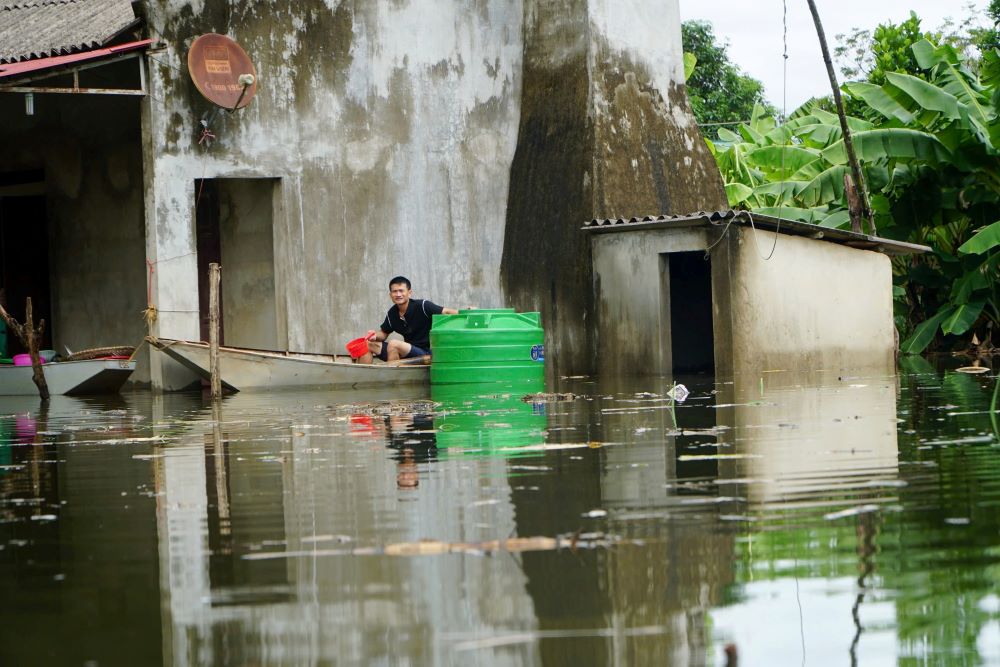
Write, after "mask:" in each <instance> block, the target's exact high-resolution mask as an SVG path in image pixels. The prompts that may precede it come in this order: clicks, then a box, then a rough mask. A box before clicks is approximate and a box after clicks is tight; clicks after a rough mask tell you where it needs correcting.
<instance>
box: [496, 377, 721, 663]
mask: <svg viewBox="0 0 1000 667" xmlns="http://www.w3.org/2000/svg"><path fill="white" fill-rule="evenodd" d="M671 386H672V382H669V381H666V380H663V381H661V383H660V384H659V386H654V387H650V383H649V380H648V379H646V380H643V381H642V382H641V384H640V382H639V381H636V380H633V379H627V378H621V379H617V380H604V381H601V382H599V383H597V384H592V385H583V386H581V387H579V388H578V391H580V393H582V394H584V396H585V398H583V399H581V400H576V401H573V402H572V403H567V404H556V405H555V406H552V410H551V411H550V417H549V420H550V425H549V427H550V432H549V443H550V444H556V443H566V444H568V443H576V442H583V443H586V444H587V445H589V446H588V447H587V448H586V449H583V450H580V449H558V450H555V451H553V452H552V453H551V454H550V455H549V456H547V457H546V458H545V463H546V464H547V465H548V466H551V468H552V469H553V472H552V473H550V474H549V475H547V480H546V481H545V483H543V484H538V485H533V484H529V483H523V484H519V485H515V486H514V494H513V498H514V505H515V507H516V509H517V527H518V531H519V533H521V534H553V533H557V534H558V533H566V532H569V533H577V534H581V535H585V534H586V533H588V532H591V531H603V532H606V533H608V534H611V535H614V536H616V538H618V539H620V541H621V543H620V545H619V546H616V547H613V548H611V549H607V550H593V551H582V550H581V551H577V552H572V551H560V552H547V553H530V554H525V555H524V559H523V563H524V570H525V573H526V575H527V577H528V591H529V593H530V594H531V596H532V599H533V600H534V603H535V609H536V612H537V615H538V622H539V628H540V631H541V632H540V639H539V642H538V643H539V647H540V648H539V651H540V653H541V656H542V659H543V662H544V664H547V665H548V664H554V665H576V664H587V665H623V664H637V665H638V664H678V665H681V664H700V663H701V662H703V660H704V656H705V650H706V644H707V637H706V633H707V618H706V612H707V610H708V609H709V607H710V606H711V605H712V604H715V603H717V602H718V601H719V599H720V595H721V591H722V588H723V587H724V586H725V585H726V584H728V583H729V581H730V576H731V575H730V571H731V563H732V557H733V545H732V538H731V536H730V535H728V534H727V533H726V531H724V530H721V529H720V522H719V518H718V515H719V513H720V510H719V508H718V505H717V503H716V502H715V501H714V498H712V497H710V496H708V495H706V494H704V493H702V492H699V491H698V490H697V489H694V490H692V489H688V488H686V487H685V484H684V482H685V480H687V479H691V480H695V481H697V480H699V479H703V478H704V475H705V474H706V473H709V477H711V476H712V475H714V473H715V471H714V464H708V465H706V464H704V463H699V464H698V465H696V466H691V465H690V464H688V463H685V462H680V461H679V455H678V448H677V441H676V438H677V434H678V433H679V432H680V431H679V429H678V424H677V423H675V414H677V412H676V411H675V410H674V409H672V407H673V406H672V405H671V402H670V401H669V399H667V398H666V394H667V392H668V391H669V390H670V388H671ZM707 393H708V392H702V394H703V395H707ZM683 418H684V420H686V426H687V428H692V429H696V430H701V429H702V427H704V426H709V425H714V413H713V411H712V409H711V406H710V405H709V404H707V402H706V403H705V404H703V405H700V406H694V407H693V408H692V409H689V410H686V412H685V413H684V415H683ZM709 469H711V470H709ZM542 508H544V510H543V509H542Z"/></svg>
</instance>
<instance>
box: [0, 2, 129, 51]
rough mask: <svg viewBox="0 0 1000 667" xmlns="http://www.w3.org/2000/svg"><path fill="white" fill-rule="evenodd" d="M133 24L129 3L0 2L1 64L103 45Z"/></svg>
mask: <svg viewBox="0 0 1000 667" xmlns="http://www.w3.org/2000/svg"><path fill="white" fill-rule="evenodd" d="M135 22H136V16H135V12H134V11H133V10H132V2H131V1H130V0H0V63H9V62H17V61H19V60H29V59H31V58H45V57H48V56H56V55H65V54H69V53H74V52H77V51H86V50H88V49H93V48H97V47H101V46H105V45H106V44H107V42H108V41H109V40H111V39H112V38H114V37H115V36H116V35H118V34H120V33H121V32H122V31H124V30H126V29H127V28H129V27H130V26H132V25H134V24H135Z"/></svg>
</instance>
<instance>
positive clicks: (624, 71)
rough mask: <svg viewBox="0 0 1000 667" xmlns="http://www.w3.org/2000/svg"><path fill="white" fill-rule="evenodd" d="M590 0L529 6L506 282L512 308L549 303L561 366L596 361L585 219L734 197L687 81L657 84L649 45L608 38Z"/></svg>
mask: <svg viewBox="0 0 1000 667" xmlns="http://www.w3.org/2000/svg"><path fill="white" fill-rule="evenodd" d="M590 5H591V3H590V2H589V1H588V0H564V1H563V2H555V3H549V2H541V1H540V0H539V1H537V2H527V3H526V4H525V26H526V28H525V47H524V48H525V64H524V83H523V91H522V96H521V107H522V111H521V123H520V126H519V131H518V140H517V150H516V152H515V156H514V162H513V164H512V166H511V181H510V189H509V196H508V205H507V225H506V230H505V236H504V257H503V262H502V265H501V280H502V285H503V288H504V293H505V295H506V297H507V298H508V299H509V300H510V301H511V302H512V304H513V305H514V306H515V307H517V308H519V309H522V310H539V311H540V312H541V313H542V321H543V323H544V327H545V329H546V332H547V341H546V342H547V344H548V345H549V346H550V349H549V350H548V352H549V354H548V359H549V360H551V361H550V363H549V367H550V369H551V370H552V372H554V373H556V374H559V373H566V372H574V373H575V372H587V371H591V370H593V369H594V359H595V340H594V333H593V331H594V328H595V327H594V321H595V317H596V315H597V313H596V312H595V306H594V304H593V294H594V292H593V286H592V281H593V279H592V266H591V265H592V262H591V249H590V239H589V236H588V235H587V234H585V233H584V232H582V231H581V230H580V228H581V227H582V225H583V223H584V222H585V221H587V220H590V219H593V218H606V217H619V216H625V217H632V216H642V215H649V214H654V215H658V214H669V213H687V212H691V211H695V210H705V209H716V208H723V207H724V206H725V205H726V199H725V193H724V190H723V187H722V180H721V176H720V175H719V172H718V169H717V168H716V167H715V163H714V161H713V159H712V157H711V155H710V154H709V153H708V150H707V148H706V147H705V145H704V142H703V139H702V138H701V134H700V132H699V130H698V128H697V125H696V124H695V121H694V118H693V115H692V114H691V111H690V108H689V105H688V103H687V98H686V96H685V93H684V89H683V86H682V85H673V86H671V87H670V89H669V90H665V91H661V90H658V89H657V88H656V86H655V85H654V84H653V83H652V81H653V80H654V77H653V76H652V73H651V72H649V71H648V69H647V66H646V65H645V64H644V63H643V62H642V61H641V55H642V48H641V47H636V46H633V45H615V46H618V47H620V48H614V47H613V46H612V45H610V44H608V42H607V40H606V39H605V38H604V36H603V35H601V34H600V32H599V31H598V29H597V27H596V26H595V24H594V23H593V22H591V21H590V20H589V19H590V17H589V12H590V11H591V9H592V7H591V6H590ZM678 39H679V35H678Z"/></svg>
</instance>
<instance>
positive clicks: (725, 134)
mask: <svg viewBox="0 0 1000 667" xmlns="http://www.w3.org/2000/svg"><path fill="white" fill-rule="evenodd" d="M719 138H720V139H722V140H723V141H728V142H729V143H732V144H738V143H741V142H742V141H743V137H741V136H740V135H738V134H736V133H735V132H733V131H732V130H727V129H726V128H724V127H720V128H719Z"/></svg>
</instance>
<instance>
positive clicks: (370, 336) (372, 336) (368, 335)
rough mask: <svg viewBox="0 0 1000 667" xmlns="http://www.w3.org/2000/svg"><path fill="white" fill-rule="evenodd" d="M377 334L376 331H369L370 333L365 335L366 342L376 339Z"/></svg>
mask: <svg viewBox="0 0 1000 667" xmlns="http://www.w3.org/2000/svg"><path fill="white" fill-rule="evenodd" d="M376 333H377V332H376V331H375V330H374V329H369V330H368V333H366V334H365V340H371V339H373V338H375V335H376Z"/></svg>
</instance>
